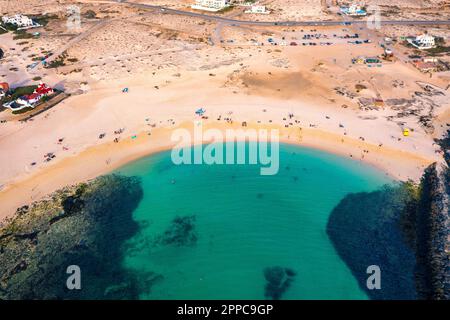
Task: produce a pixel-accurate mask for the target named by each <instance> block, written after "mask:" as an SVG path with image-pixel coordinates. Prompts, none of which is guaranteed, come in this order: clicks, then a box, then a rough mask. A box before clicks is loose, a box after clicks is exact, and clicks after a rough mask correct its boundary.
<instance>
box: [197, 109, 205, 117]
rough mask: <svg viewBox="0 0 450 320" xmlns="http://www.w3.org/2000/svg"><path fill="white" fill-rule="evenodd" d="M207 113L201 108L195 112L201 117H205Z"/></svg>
mask: <svg viewBox="0 0 450 320" xmlns="http://www.w3.org/2000/svg"><path fill="white" fill-rule="evenodd" d="M205 112H206V110H205V109H203V108H200V109H198V110H197V111H195V114H198V115H199V116H201V115H203V114H204V113H205Z"/></svg>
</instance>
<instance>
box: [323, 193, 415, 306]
mask: <svg viewBox="0 0 450 320" xmlns="http://www.w3.org/2000/svg"><path fill="white" fill-rule="evenodd" d="M410 201H413V197H412V195H411V193H410V191H409V189H408V188H407V186H406V185H399V186H385V187H384V188H382V189H381V190H378V191H374V192H369V193H366V192H362V193H355V194H349V195H347V196H346V197H345V198H344V199H342V200H341V201H340V203H339V204H338V205H337V206H336V207H335V208H334V209H333V211H332V212H331V215H330V217H329V220H328V225H327V234H328V236H329V237H330V239H331V241H332V243H333V245H334V247H335V248H336V251H337V252H338V254H339V255H340V256H341V258H342V259H343V260H344V261H345V263H346V264H347V265H348V267H349V268H350V270H351V272H352V273H353V275H354V276H355V278H356V280H357V282H358V284H359V286H360V288H361V289H362V290H364V291H365V292H366V293H367V295H368V296H369V297H370V298H371V299H416V298H417V294H416V285H415V280H414V277H415V268H416V259H415V252H414V248H413V247H412V246H411V243H408V242H407V239H408V237H407V235H406V234H405V232H404V230H403V229H402V227H401V221H403V220H402V216H403V215H405V212H406V208H408V206H407V204H408V203H409V202H410ZM371 265H377V266H379V267H380V270H381V289H380V290H377V289H374V290H370V289H368V288H367V285H366V281H367V278H368V277H369V276H370V275H369V274H367V273H366V271H367V268H368V267H369V266H371Z"/></svg>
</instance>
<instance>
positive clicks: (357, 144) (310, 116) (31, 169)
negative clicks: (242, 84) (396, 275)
mask: <svg viewBox="0 0 450 320" xmlns="http://www.w3.org/2000/svg"><path fill="white" fill-rule="evenodd" d="M206 77H208V75H207V74H206V73H203V75H199V74H197V75H196V77H195V78H193V77H192V78H190V79H183V81H180V80H178V82H177V83H172V84H171V86H168V87H167V88H164V87H163V88H160V89H158V90H155V89H154V88H153V86H152V84H147V85H143V83H145V81H144V80H143V79H136V78H135V79H133V80H131V79H130V82H128V84H129V92H128V93H122V92H121V89H120V88H121V87H122V86H124V85H125V84H124V83H117V84H115V85H114V86H112V85H111V87H110V88H104V87H103V88H102V87H99V88H93V89H92V90H91V91H90V92H88V93H86V94H84V95H80V96H73V97H71V98H69V99H67V100H65V101H64V102H62V104H61V107H59V108H55V109H52V110H50V111H49V112H47V113H43V114H41V115H38V116H37V117H35V118H34V120H33V121H31V122H27V123H20V124H18V123H13V122H8V123H7V124H5V125H4V127H3V130H2V135H1V138H0V147H1V148H2V149H3V150H6V149H8V150H15V151H14V152H11V153H2V154H1V155H0V157H1V159H0V161H1V162H2V163H3V168H4V169H5V170H2V171H1V173H0V175H1V177H0V178H1V180H0V181H1V183H2V185H3V188H2V191H1V192H0V201H1V203H2V206H1V208H0V217H1V218H2V219H3V218H5V217H8V216H11V215H12V214H13V213H14V212H15V209H16V208H17V207H20V206H22V205H25V204H28V203H30V202H32V201H36V200H39V199H41V198H43V197H45V196H46V195H48V194H50V193H51V192H53V191H55V190H57V189H59V188H61V187H64V186H65V185H70V184H74V183H77V182H81V181H85V180H88V179H92V178H94V177H96V176H98V175H101V174H105V173H108V172H110V171H112V170H114V169H116V168H118V167H120V166H122V165H123V164H125V163H128V162H130V161H133V160H135V159H138V158H139V157H142V156H146V155H149V154H151V153H154V152H158V151H162V150H167V149H170V148H171V147H173V145H174V143H173V142H172V141H171V139H170V137H171V134H172V133H173V130H175V129H177V128H180V127H183V128H186V129H188V130H192V128H193V123H194V121H198V120H199V116H197V115H195V110H197V109H198V108H199V107H203V108H205V109H206V113H205V116H206V117H207V119H203V120H202V121H203V124H204V128H205V129H208V128H215V129H219V130H225V129H227V128H243V127H242V122H246V123H247V127H246V128H255V129H257V128H274V129H279V130H280V140H281V141H282V142H286V143H293V144H298V145H302V146H308V147H313V148H319V149H323V150H326V151H329V152H333V153H337V154H340V155H342V156H345V157H351V158H353V159H356V160H360V161H364V162H367V163H369V164H371V165H373V166H376V167H378V168H380V169H381V170H384V171H385V172H386V173H387V174H389V175H391V176H392V177H393V178H395V179H399V180H408V179H412V180H416V181H417V179H418V178H419V177H420V176H421V174H422V171H423V169H424V168H425V167H426V166H427V165H428V164H430V163H432V162H434V161H439V159H440V157H439V154H437V153H436V152H435V148H436V149H437V147H435V146H434V145H433V143H432V140H431V139H430V138H429V137H428V136H427V135H426V134H425V133H423V134H421V133H420V130H419V128H417V131H416V132H417V133H415V134H414V135H412V136H411V137H408V138H403V139H402V133H401V130H399V128H398V125H396V124H395V123H390V122H386V121H385V120H384V119H382V118H378V119H375V120H374V119H372V120H362V119H361V118H359V117H358V114H357V113H355V112H354V111H353V110H346V109H341V108H336V107H335V106H333V105H331V104H330V105H326V104H323V103H321V104H318V103H314V102H313V101H314V99H309V100H310V101H311V102H299V101H298V100H290V99H276V98H271V99H269V98H267V97H264V96H258V95H251V96H250V95H242V94H233V93H232V92H231V93H230V91H229V90H228V89H226V88H218V87H217V86H216V85H215V84H214V83H212V84H211V83H210V85H209V86H204V87H203V89H202V91H201V92H202V94H201V95H199V96H193V95H192V92H191V91H190V90H189V89H188V88H191V87H196V86H197V85H196V84H195V83H196V82H198V83H203V84H204V83H205V82H202V79H207V78H206ZM150 92H151V93H150ZM175 106H176V107H175ZM379 112H380V111H379ZM289 114H293V116H292V117H291V118H290V117H289ZM374 128H376V129H374ZM114 132H116V134H115V133H114ZM118 132H121V133H120V134H117V133H118ZM101 134H104V135H105V136H104V138H102V139H100V138H99V135H101ZM115 139H117V140H116V141H118V142H114V140H115ZM17 141H21V143H17ZM47 153H53V154H54V155H55V156H56V157H55V158H54V159H53V160H51V161H50V162H46V161H43V159H45V158H44V155H45V154H47ZM33 161H34V162H36V164H35V165H34V166H31V165H30V163H32V162H33Z"/></svg>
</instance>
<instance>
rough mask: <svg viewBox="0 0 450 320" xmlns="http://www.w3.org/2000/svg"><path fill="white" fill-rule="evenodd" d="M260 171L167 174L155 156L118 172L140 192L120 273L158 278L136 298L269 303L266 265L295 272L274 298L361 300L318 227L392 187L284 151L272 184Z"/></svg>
mask: <svg viewBox="0 0 450 320" xmlns="http://www.w3.org/2000/svg"><path fill="white" fill-rule="evenodd" d="M259 169H260V167H259V166H257V165H179V166H176V165H173V164H172V161H171V158H170V152H163V153H159V154H156V155H152V156H150V157H147V158H143V159H140V160H138V161H136V162H133V163H131V164H129V165H127V166H125V167H122V168H121V169H119V170H117V172H119V173H121V174H124V175H130V176H131V175H136V176H139V177H140V178H141V179H142V186H143V189H144V198H143V200H142V201H141V202H140V205H139V207H138V208H137V209H136V210H135V212H134V214H133V216H134V219H135V220H136V221H137V222H138V223H139V225H140V226H141V228H140V232H138V233H137V234H136V235H135V236H134V237H133V238H131V239H129V241H128V242H127V245H126V246H124V248H123V250H125V252H124V253H125V259H124V261H123V264H124V267H126V268H127V269H129V270H133V271H136V272H137V273H138V272H155V273H157V274H160V275H162V277H161V280H159V281H156V282H155V283H154V284H153V285H152V286H151V288H149V289H148V291H146V292H141V293H140V297H141V298H142V299H265V298H273V297H274V296H273V295H272V293H273V292H272V291H273V290H267V289H268V288H267V287H266V285H267V280H266V278H265V274H264V270H265V269H266V268H270V267H274V266H280V267H283V268H288V270H291V271H294V272H295V275H293V276H291V277H289V281H288V282H286V286H284V287H283V288H282V289H281V288H280V289H279V291H278V292H277V294H278V297H279V298H281V299H367V295H366V293H365V292H364V291H362V290H361V289H360V288H359V286H358V283H357V281H356V279H355V278H354V276H353V275H352V273H351V272H350V270H349V269H348V267H347V266H346V264H345V263H344V262H343V261H342V260H341V258H340V257H339V256H338V254H337V253H336V250H335V249H334V247H333V245H332V243H331V242H330V239H329V238H328V236H327V233H326V226H327V222H328V218H329V215H330V213H331V212H332V210H333V208H335V207H336V206H337V205H338V204H339V202H340V200H342V199H343V198H344V197H345V196H346V195H347V194H349V193H355V192H368V191H374V190H376V189H377V188H379V187H380V186H382V185H383V184H386V183H389V182H392V181H391V180H390V179H389V178H388V177H387V176H386V175H385V174H384V173H382V172H380V171H378V170H376V169H374V168H372V167H370V166H367V165H364V164H361V163H360V162H357V161H355V160H350V159H346V158H343V157H340V156H336V155H333V154H329V153H326V152H322V151H319V150H314V149H309V148H302V147H298V146H291V145H285V144H284V145H281V146H280V170H279V173H278V174H277V175H274V176H261V175H260V174H259V173H260V171H259ZM176 217H179V218H180V219H178V220H175V222H174V219H175V218H176ZM268 291H270V292H268Z"/></svg>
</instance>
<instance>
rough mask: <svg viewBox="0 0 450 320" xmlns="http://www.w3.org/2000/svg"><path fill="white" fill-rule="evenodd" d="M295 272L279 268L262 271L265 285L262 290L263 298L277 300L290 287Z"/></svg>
mask: <svg viewBox="0 0 450 320" xmlns="http://www.w3.org/2000/svg"><path fill="white" fill-rule="evenodd" d="M295 275H296V272H295V271H294V270H292V269H290V268H283V267H279V266H275V267H268V268H265V269H264V278H265V279H266V281H267V283H266V286H265V288H264V296H265V297H266V298H267V299H273V300H279V299H280V298H281V297H282V295H283V294H284V293H285V292H286V290H287V289H288V288H289V287H290V285H291V283H292V281H293V280H294V279H293V278H294V277H295Z"/></svg>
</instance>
